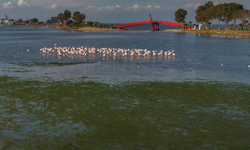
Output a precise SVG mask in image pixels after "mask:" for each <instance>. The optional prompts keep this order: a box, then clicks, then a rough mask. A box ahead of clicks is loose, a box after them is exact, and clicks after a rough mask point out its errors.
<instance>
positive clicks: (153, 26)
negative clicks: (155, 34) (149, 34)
mask: <svg viewBox="0 0 250 150" xmlns="http://www.w3.org/2000/svg"><path fill="white" fill-rule="evenodd" d="M159 30H160V24H159V23H158V22H153V23H151V31H159Z"/></svg>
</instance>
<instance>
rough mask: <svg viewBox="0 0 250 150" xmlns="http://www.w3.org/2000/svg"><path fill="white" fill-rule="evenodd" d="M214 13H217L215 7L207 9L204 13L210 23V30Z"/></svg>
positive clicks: (214, 16)
mask: <svg viewBox="0 0 250 150" xmlns="http://www.w3.org/2000/svg"><path fill="white" fill-rule="evenodd" d="M216 11H217V7H216V6H212V7H209V8H208V9H207V10H206V13H205V15H206V17H207V18H208V20H209V21H211V25H212V28H213V20H214V19H216Z"/></svg>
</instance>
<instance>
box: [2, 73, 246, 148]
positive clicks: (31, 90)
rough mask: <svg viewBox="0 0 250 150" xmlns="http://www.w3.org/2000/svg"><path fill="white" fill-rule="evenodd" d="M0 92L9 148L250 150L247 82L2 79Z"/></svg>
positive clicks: (5, 142)
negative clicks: (105, 82) (121, 81)
mask: <svg viewBox="0 0 250 150" xmlns="http://www.w3.org/2000/svg"><path fill="white" fill-rule="evenodd" d="M0 95H1V97H0V101H1V102H0V148H1V149H249V148H250V143H249V139H250V134H249V133H250V120H249V117H250V115H249V113H250V101H249V100H250V86H249V85H246V84H241V83H226V82H125V83H122V84H120V85H111V84H104V83H98V82H91V81H88V82H85V81H80V82H68V81H50V82H41V81H32V80H31V81H25V80H20V79H18V78H13V77H8V76H1V77H0ZM27 127H28V128H27Z"/></svg>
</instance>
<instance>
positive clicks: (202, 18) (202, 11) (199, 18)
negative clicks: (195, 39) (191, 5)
mask: <svg viewBox="0 0 250 150" xmlns="http://www.w3.org/2000/svg"><path fill="white" fill-rule="evenodd" d="M195 13H196V15H195V20H196V22H200V23H202V25H203V26H202V27H203V29H204V24H205V22H207V20H208V19H207V17H206V8H205V7H204V6H202V5H200V6H199V7H198V8H197V10H196V11H195Z"/></svg>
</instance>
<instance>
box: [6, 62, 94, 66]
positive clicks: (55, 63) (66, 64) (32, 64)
mask: <svg viewBox="0 0 250 150" xmlns="http://www.w3.org/2000/svg"><path fill="white" fill-rule="evenodd" d="M9 63H10V64H15V65H20V66H25V67H32V66H46V67H54V66H68V65H77V64H91V63H94V62H88V61H79V62H9Z"/></svg>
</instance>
